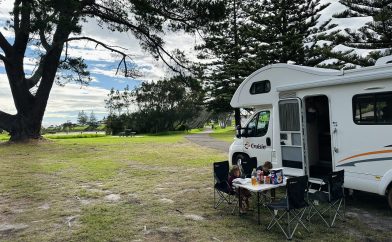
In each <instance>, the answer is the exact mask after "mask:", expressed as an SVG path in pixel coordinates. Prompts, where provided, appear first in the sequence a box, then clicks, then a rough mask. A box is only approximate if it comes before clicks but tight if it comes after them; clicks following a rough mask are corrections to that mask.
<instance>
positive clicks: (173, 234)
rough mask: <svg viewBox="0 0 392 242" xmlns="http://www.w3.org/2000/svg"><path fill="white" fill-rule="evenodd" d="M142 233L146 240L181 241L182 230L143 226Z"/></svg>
mask: <svg viewBox="0 0 392 242" xmlns="http://www.w3.org/2000/svg"><path fill="white" fill-rule="evenodd" d="M143 234H144V236H145V239H146V240H152V241H183V231H182V230H181V229H179V228H171V227H166V226H163V227H160V228H157V229H147V227H146V226H144V229H143Z"/></svg>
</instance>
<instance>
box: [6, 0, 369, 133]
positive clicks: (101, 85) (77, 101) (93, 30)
mask: <svg viewBox="0 0 392 242" xmlns="http://www.w3.org/2000/svg"><path fill="white" fill-rule="evenodd" d="M320 2H321V3H328V2H330V3H331V5H330V6H329V7H328V8H326V9H325V10H323V12H322V13H321V14H322V16H321V18H320V23H321V22H323V21H325V20H327V19H329V18H331V16H332V15H333V14H334V13H336V12H341V11H343V10H344V9H345V7H344V6H343V5H341V4H340V3H339V2H338V1H337V0H321V1H320ZM12 5H13V0H0V31H1V32H2V33H3V34H4V35H5V36H6V37H7V38H8V39H9V40H10V41H11V42H12V39H13V32H11V31H6V30H4V28H3V26H4V24H5V21H6V20H8V19H9V18H10V15H9V12H10V10H11V9H12ZM368 21H369V18H355V19H348V20H347V19H333V20H332V22H331V23H337V24H338V25H339V27H337V28H340V29H342V30H343V29H344V28H354V29H356V28H359V27H360V26H363V25H364V23H366V22H368ZM81 36H89V37H93V38H95V39H98V40H101V41H103V42H105V43H106V44H108V45H112V46H122V47H125V48H126V49H127V51H126V52H127V53H130V54H131V55H132V58H133V60H134V62H135V65H136V66H137V67H138V68H139V71H140V72H141V73H142V74H143V76H142V77H140V78H137V79H132V78H124V77H122V76H119V75H116V74H115V73H116V68H117V65H118V63H119V61H120V59H121V58H119V57H118V56H116V55H114V54H112V53H111V52H109V51H107V50H105V49H104V48H101V47H96V46H95V44H94V43H92V42H86V41H78V42H71V43H70V48H69V54H70V55H72V56H74V57H80V56H81V57H83V58H84V59H85V61H86V63H87V64H88V70H89V71H90V73H91V77H92V82H91V83H90V85H89V86H87V87H85V86H83V87H82V86H80V85H78V84H67V85H65V86H64V87H61V86H57V85H54V86H53V89H52V92H51V95H50V98H49V101H48V106H47V108H46V112H45V116H44V120H43V126H45V127H47V126H49V125H57V124H61V123H64V122H66V121H68V120H70V121H71V122H74V123H75V122H76V121H77V115H78V113H79V112H80V111H82V110H83V111H84V112H86V113H87V114H89V113H91V111H94V114H95V115H96V116H97V117H98V118H99V119H101V118H103V117H104V116H106V115H107V110H106V109H105V103H104V100H105V98H107V94H108V93H109V90H110V89H111V88H115V89H119V90H121V89H123V88H124V87H125V86H127V85H129V87H130V88H131V89H132V88H134V87H137V86H138V85H140V83H141V82H143V81H157V80H159V79H163V78H165V77H167V76H169V75H170V74H171V73H170V71H169V70H168V68H167V67H165V65H164V64H163V63H162V62H161V61H156V60H155V59H154V58H152V57H151V55H149V54H148V53H146V52H144V51H143V50H142V49H141V48H140V47H139V43H138V41H137V40H136V39H135V38H134V37H133V36H132V34H128V33H117V32H110V31H108V30H106V29H102V28H100V27H99V26H98V25H97V24H96V22H95V21H94V20H90V21H88V22H87V23H85V24H84V25H83V32H82V34H81ZM164 40H165V41H166V45H165V47H166V49H167V50H169V51H171V50H174V49H176V48H178V49H180V50H183V51H185V53H187V55H188V56H187V57H188V58H190V59H193V60H194V59H195V58H196V55H195V52H194V51H193V48H194V45H195V44H200V39H199V38H198V37H197V36H191V35H188V34H185V33H167V34H166V35H165V36H164ZM336 48H337V50H341V49H344V48H347V47H344V46H337V47H336ZM34 51H35V49H34V48H29V49H28V50H27V53H26V56H27V57H28V58H26V59H25V69H26V71H27V72H31V71H33V70H34V68H35V61H36V60H34V59H32V58H29V57H32V55H33V53H34ZM367 52H368V51H367ZM0 53H1V50H0ZM360 54H366V53H365V52H361V53H360ZM0 110H2V111H5V112H8V113H11V114H14V113H15V112H16V111H15V107H14V104H13V99H12V96H11V91H10V88H9V84H8V79H7V77H6V75H5V70H4V65H3V63H2V62H1V61H0Z"/></svg>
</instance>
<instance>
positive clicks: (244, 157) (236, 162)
mask: <svg viewBox="0 0 392 242" xmlns="http://www.w3.org/2000/svg"><path fill="white" fill-rule="evenodd" d="M246 159H249V156H248V155H247V154H243V153H239V154H236V155H235V156H234V159H233V164H232V165H237V164H238V160H246Z"/></svg>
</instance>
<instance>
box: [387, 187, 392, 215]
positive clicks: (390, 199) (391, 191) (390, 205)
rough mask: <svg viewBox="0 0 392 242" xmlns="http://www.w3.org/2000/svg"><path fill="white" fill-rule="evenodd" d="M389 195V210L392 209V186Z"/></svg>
mask: <svg viewBox="0 0 392 242" xmlns="http://www.w3.org/2000/svg"><path fill="white" fill-rule="evenodd" d="M387 195H388V204H389V208H390V209H392V185H390V186H389V189H388V194H387Z"/></svg>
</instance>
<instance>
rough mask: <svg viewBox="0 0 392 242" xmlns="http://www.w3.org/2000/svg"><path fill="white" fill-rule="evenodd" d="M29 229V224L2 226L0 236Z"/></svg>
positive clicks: (0, 225) (0, 226)
mask: <svg viewBox="0 0 392 242" xmlns="http://www.w3.org/2000/svg"><path fill="white" fill-rule="evenodd" d="M28 227H29V226H28V225H27V224H0V234H10V233H15V232H18V231H20V230H24V229H27V228H28Z"/></svg>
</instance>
